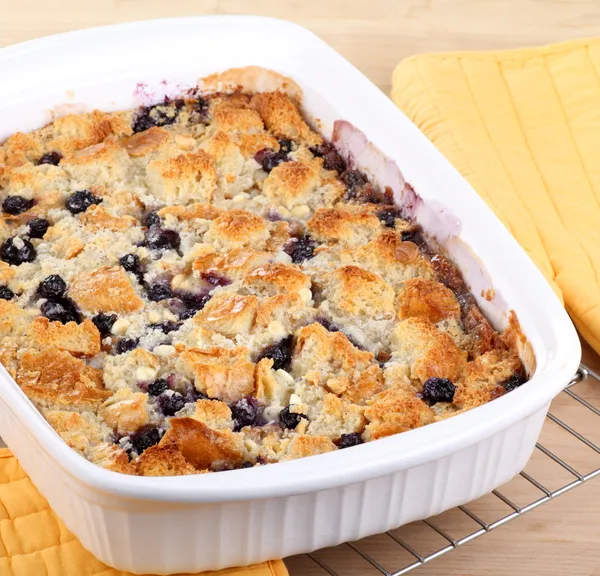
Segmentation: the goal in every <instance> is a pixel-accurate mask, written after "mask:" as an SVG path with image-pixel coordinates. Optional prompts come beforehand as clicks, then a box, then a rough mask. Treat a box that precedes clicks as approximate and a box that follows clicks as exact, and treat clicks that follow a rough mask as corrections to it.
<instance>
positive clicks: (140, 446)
mask: <svg viewBox="0 0 600 576" xmlns="http://www.w3.org/2000/svg"><path fill="white" fill-rule="evenodd" d="M160 437H161V433H160V430H159V429H158V428H147V429H146V430H142V431H141V432H136V433H135V434H132V435H131V436H130V437H129V441H130V442H131V444H132V445H133V448H134V449H135V451H136V452H137V453H138V455H139V454H141V453H142V452H143V451H144V450H147V449H148V448H150V447H151V446H154V445H155V444H158V443H159V442H160Z"/></svg>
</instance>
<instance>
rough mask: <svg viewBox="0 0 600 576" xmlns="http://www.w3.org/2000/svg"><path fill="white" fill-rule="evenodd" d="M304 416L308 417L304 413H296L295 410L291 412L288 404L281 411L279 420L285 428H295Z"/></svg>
mask: <svg viewBox="0 0 600 576" xmlns="http://www.w3.org/2000/svg"><path fill="white" fill-rule="evenodd" d="M302 418H306V416H305V415H304V414H296V413H295V412H290V407H289V406H286V407H285V408H284V409H283V410H282V411H281V412H280V413H279V422H280V424H281V425H282V426H283V427H284V428H289V429H290V430H293V429H294V428H296V426H298V424H300V421H301V420H302Z"/></svg>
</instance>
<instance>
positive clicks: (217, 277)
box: [202, 272, 231, 286]
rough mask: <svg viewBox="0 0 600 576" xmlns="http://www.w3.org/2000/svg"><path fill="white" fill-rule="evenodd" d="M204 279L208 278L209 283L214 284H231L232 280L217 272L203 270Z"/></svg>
mask: <svg viewBox="0 0 600 576" xmlns="http://www.w3.org/2000/svg"><path fill="white" fill-rule="evenodd" d="M202 280H206V282H208V283H209V284H212V285H213V286H229V284H231V280H230V279H229V278H226V277H225V276H222V275H221V274H217V273H216V272H203V273H202Z"/></svg>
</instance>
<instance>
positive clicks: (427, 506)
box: [0, 16, 580, 573]
mask: <svg viewBox="0 0 600 576" xmlns="http://www.w3.org/2000/svg"><path fill="white" fill-rule="evenodd" d="M247 65H258V66H262V67H265V68H270V69H273V70H276V71H278V72H280V73H282V74H285V75H287V76H290V77H291V78H293V79H294V80H295V81H296V82H297V83H298V84H299V85H300V86H301V87H302V89H303V90H304V93H305V99H304V103H305V108H306V110H307V111H308V113H309V114H310V115H312V116H313V117H315V118H318V119H319V120H320V124H321V129H322V131H323V132H324V133H325V134H326V135H330V134H331V132H332V128H333V122H334V121H335V120H338V119H344V120H346V121H348V122H350V123H351V124H352V125H353V126H354V127H356V128H358V129H360V130H361V131H363V132H364V133H365V134H367V135H368V138H369V139H370V140H371V142H372V143H373V144H374V145H375V146H377V148H378V149H379V150H381V151H382V152H383V154H384V155H385V156H386V157H387V158H389V159H391V160H393V161H395V162H396V163H397V165H398V166H399V167H400V169H401V170H402V173H403V174H404V176H405V178H406V180H407V181H408V182H410V183H411V184H412V185H413V186H414V188H415V190H416V191H417V192H418V194H419V195H420V196H421V198H422V199H423V202H422V203H421V202H416V203H415V202H413V208H414V212H415V215H416V218H417V219H418V220H419V221H420V222H421V223H422V224H423V226H424V227H425V229H426V230H428V231H430V232H434V233H436V234H437V237H438V240H439V241H440V242H441V243H442V244H443V245H444V246H445V248H446V250H447V251H448V252H449V254H450V255H451V256H452V257H453V258H454V259H455V260H456V261H457V262H458V263H459V265H460V268H461V270H462V272H463V274H464V276H465V278H466V281H467V283H468V284H470V285H471V286H472V287H473V290H474V293H475V295H476V296H477V298H478V301H479V303H480V305H481V306H482V307H483V309H484V310H485V311H486V313H487V314H488V315H489V316H490V317H491V318H492V319H493V321H494V323H495V324H496V325H502V324H503V322H505V318H506V311H507V310H508V308H510V309H514V310H515V311H516V313H517V315H518V317H519V320H520V322H521V326H522V328H523V331H524V333H525V334H526V336H527V339H528V340H529V342H530V343H531V345H532V347H533V350H534V352H535V356H536V360H537V367H536V369H535V374H534V376H533V378H532V379H531V381H530V382H529V383H527V384H526V385H525V386H523V387H521V388H520V389H518V390H516V391H515V392H513V393H511V394H508V395H506V396H503V397H502V398H499V399H498V400H495V401H494V402H491V403H489V404H487V405H485V406H482V407H480V408H477V409H475V410H472V411H470V412H468V413H466V414H463V415H461V416H459V417H456V418H452V419H449V420H447V421H444V422H440V423H436V424H432V425H429V426H426V427H424V428H420V429H417V430H413V431H410V432H407V433H405V434H400V435H397V436H393V437H389V438H386V439H383V440H378V441H376V442H372V443H368V444H364V445H361V446H357V447H355V448H352V449H350V450H343V451H339V452H334V453H330V454H326V455H321V456H315V457H311V458H304V459H301V460H297V461H292V462H286V463H281V464H275V465H270V466H264V467H259V468H254V469H247V470H236V471H230V472H221V473H218V474H208V475H201V476H192V477H174V478H138V477H129V476H123V475H119V474H116V473H113V472H108V471H106V470H104V469H101V468H99V467H97V466H95V465H93V464H91V463H89V462H88V461H86V460H85V459H83V458H82V457H80V456H78V455H77V454H76V453H75V452H74V451H73V450H71V449H70V448H69V447H67V445H66V444H64V443H63V442H62V440H61V439H60V438H59V437H58V435H56V434H55V433H54V432H53V430H52V429H51V428H50V427H49V425H48V424H47V423H46V422H45V421H44V419H43V418H42V416H41V415H40V414H39V413H38V412H37V411H36V410H35V409H34V407H33V406H32V405H31V404H30V403H29V401H28V400H27V398H26V397H25V396H24V395H23V394H22V393H21V391H20V390H19V388H18V387H17V386H16V384H15V383H14V381H13V380H12V379H11V378H10V377H9V376H8V374H7V373H6V372H5V371H4V370H3V369H2V370H1V374H0V434H1V436H2V437H3V438H4V440H5V441H6V443H7V445H8V446H9V447H10V449H11V450H12V451H13V452H14V453H15V454H16V456H17V457H18V458H19V460H20V462H21V464H22V465H23V467H24V469H25V470H26V472H27V473H28V474H29V475H30V476H31V478H32V480H33V482H34V483H35V484H36V486H37V487H38V488H39V489H40V491H41V492H42V493H43V494H44V495H45V496H46V498H47V499H48V500H49V502H50V504H51V506H52V507H53V508H54V510H55V511H56V513H57V514H58V515H59V516H60V517H61V518H62V519H63V520H64V522H65V523H66V525H67V526H68V528H69V529H70V530H72V531H73V532H74V533H75V534H76V535H77V536H78V537H79V538H80V540H81V542H82V543H83V545H84V546H85V547H86V548H87V549H89V550H90V551H91V552H93V553H94V554H95V555H96V556H97V557H98V558H100V559H101V560H103V561H104V562H106V563H107V564H109V565H112V566H115V567H117V568H120V569H125V570H130V571H133V572H153V573H169V572H195V571H200V570H206V569H218V568H222V567H226V566H232V565H244V564H248V563H252V562H257V561H261V560H265V559H269V558H276V557H284V556H288V555H291V554H297V553H301V552H307V551H310V550H313V549H316V548H320V547H324V546H331V545H335V544H338V543H340V542H344V541H348V540H356V539H358V538H362V537H364V536H368V535H370V534H375V533H379V532H383V531H384V530H388V529H391V528H395V527H397V526H400V525H401V524H404V523H407V522H410V521H412V520H416V519H419V518H425V517H427V516H430V515H433V514H437V513H439V512H441V511H443V510H445V509H447V508H450V507H452V506H455V505H458V504H461V503H464V502H467V501H469V500H471V499H473V498H477V497H478V496H480V495H482V494H484V493H486V492H488V491H490V490H491V489H493V488H494V487H496V486H498V485H499V484H502V483H504V482H506V481H508V480H509V479H510V478H511V477H512V476H513V475H514V474H516V473H517V472H518V471H519V470H521V469H522V467H523V466H524V465H525V463H526V461H527V459H528V458H529V456H530V454H531V452H532V450H533V448H534V444H535V442H536V439H537V437H538V434H539V432H540V429H541V426H542V423H543V421H544V416H545V414H546V411H547V409H548V406H549V404H550V401H551V400H552V398H553V397H554V396H555V395H556V394H557V393H558V392H559V391H560V390H561V389H562V388H563V387H564V386H565V384H566V383H567V382H568V381H569V378H570V377H571V376H572V374H573V373H574V371H575V370H576V368H577V365H578V361H579V357H580V346H579V341H578V338H577V335H576V333H575V330H574V328H573V326H572V324H571V322H570V320H569V318H568V317H567V314H566V313H565V311H564V310H563V308H562V307H561V305H560V303H559V301H558V300H557V298H556V297H555V295H554V294H553V293H552V291H551V289H550V288H549V286H548V284H547V283H546V282H545V281H544V279H543V277H542V275H541V274H540V273H539V272H538V270H537V269H536V267H535V266H534V265H533V263H532V262H531V261H530V260H529V258H528V257H527V256H526V255H525V253H524V252H523V250H522V249H521V248H520V247H519V246H518V245H517V243H516V242H515V241H514V240H513V239H512V237H511V236H510V235H509V233H508V232H507V231H506V229H505V228H504V227H503V226H502V225H501V224H500V222H499V221H498V220H497V219H496V217H495V216H494V215H493V214H492V212H491V211H490V210H489V209H488V208H487V207H486V206H485V204H484V203H483V202H482V200H480V199H479V197H478V196H477V194H476V193H475V192H474V191H473V190H472V189H471V188H470V187H469V185H468V184H467V183H466V181H465V180H464V179H463V178H462V177H461V176H460V175H459V174H458V173H457V171H456V170H454V168H452V166H450V164H449V163H448V162H447V161H446V160H445V159H444V158H443V157H442V155H441V154H440V153H439V152H437V150H436V149H435V148H434V147H433V145H432V144H430V143H429V141H428V140H427V139H426V138H425V136H423V135H422V134H421V133H420V132H419V131H418V130H417V128H416V127H415V126H414V125H413V124H411V122H410V121H409V120H408V119H407V118H406V117H405V116H404V115H403V114H402V113H401V112H400V111H399V110H398V109H397V108H396V107H395V106H394V105H393V103H392V102H391V101H390V100H389V99H388V98H387V97H386V96H385V95H384V94H382V93H381V92H380V91H379V90H378V89H377V88H376V87H375V86H374V85H373V84H371V83H370V82H369V81H368V80H367V79H366V78H365V77H364V76H362V75H361V74H360V73H359V72H358V71H357V70H356V69H355V68H354V67H353V66H351V65H350V64H349V63H348V62H347V61H345V60H344V59H343V58H342V57H341V56H339V55H338V54H337V53H335V52H334V51H333V50H332V49H331V48H329V47H328V46H327V45H326V44H324V43H323V42H322V41H321V40H319V39H318V38H317V37H316V36H314V35H313V34H312V33H310V32H308V31H307V30H304V29H303V28H300V27H298V26H296V25H294V24H291V23H288V22H283V21H278V20H273V19H265V18H254V17H245V16H234V17H201V18H186V19H175V20H159V21H152V22H144V23H135V24H125V25H120V26H114V27H108V28H100V29H93V30H86V31H81V32H73V33H69V34H64V35H59V36H53V37H49V38H43V39H40V40H35V41H33V42H27V43H24V44H20V45H17V46H12V47H10V48H6V49H4V50H2V51H0V78H2V82H1V83H0V138H4V137H6V136H8V135H10V134H11V133H13V132H15V131H16V130H30V129H34V128H37V127H39V126H41V125H43V124H45V123H47V122H48V121H49V120H50V119H51V116H50V113H49V110H50V109H55V110H58V109H59V108H60V109H62V111H65V110H76V111H78V110H81V109H84V108H87V109H91V108H94V107H97V108H101V109H108V110H110V109H122V108H129V107H133V106H135V105H138V104H140V99H141V98H142V99H146V100H148V99H150V100H152V99H153V98H154V99H155V100H158V99H159V98H160V97H161V96H162V95H163V94H164V93H165V92H168V91H171V92H176V91H178V90H180V89H183V88H185V87H187V86H191V85H194V84H195V82H196V79H197V78H198V77H200V76H204V75H206V74H209V73H213V72H216V71H222V70H225V69H227V68H231V67H237V66H247ZM165 80H166V81H167V82H166V83H164V82H162V81H165ZM140 83H143V85H141V84H140ZM62 105H65V106H62ZM82 105H83V106H82ZM341 126H342V127H343V126H344V125H341ZM345 127H346V129H348V128H349V127H348V125H346V126H345ZM340 144H341V145H342V147H345V148H346V149H350V153H351V154H353V155H354V156H355V157H356V160H357V162H358V163H359V164H360V165H362V166H363V167H364V168H367V169H371V171H373V172H376V173H378V175H379V176H380V177H382V178H391V179H392V180H393V179H394V178H396V177H397V171H395V168H394V166H393V165H392V164H391V163H390V162H388V163H387V164H385V163H382V162H381V158H380V157H378V156H377V154H371V153H370V151H371V152H372V150H371V149H370V148H369V149H367V150H362V149H360V147H361V146H363V147H364V145H365V142H364V140H361V138H358V139H357V138H354V137H352V138H347V135H346V136H344V130H342V139H341V141H340ZM378 158H379V159H378ZM382 167H383V168H385V169H386V170H387V172H386V174H387V175H385V176H382V172H381V168H382ZM396 184H397V182H396ZM396 184H394V185H396ZM396 192H397V193H398V194H399V196H398V200H399V201H400V202H406V201H407V198H404V197H401V195H400V193H399V191H398V190H396ZM413 200H414V199H413ZM466 246H469V247H470V248H469V249H467V248H466ZM486 271H487V272H486ZM490 278H492V279H493V289H494V292H493V294H495V298H493V299H492V301H491V302H488V301H487V300H485V299H484V298H482V297H480V294H481V293H482V292H483V291H484V290H487V289H489V288H491V285H490V280H489V279H490ZM489 294H490V292H488V295H489Z"/></svg>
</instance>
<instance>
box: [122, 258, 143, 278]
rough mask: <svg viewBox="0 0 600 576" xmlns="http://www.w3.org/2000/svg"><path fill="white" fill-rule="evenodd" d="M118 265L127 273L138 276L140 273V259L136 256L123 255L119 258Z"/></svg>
mask: <svg viewBox="0 0 600 576" xmlns="http://www.w3.org/2000/svg"><path fill="white" fill-rule="evenodd" d="M119 264H121V266H123V268H124V269H125V270H127V272H133V273H134V274H138V273H139V272H140V257H139V256H138V255H137V254H125V256H121V258H119Z"/></svg>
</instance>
